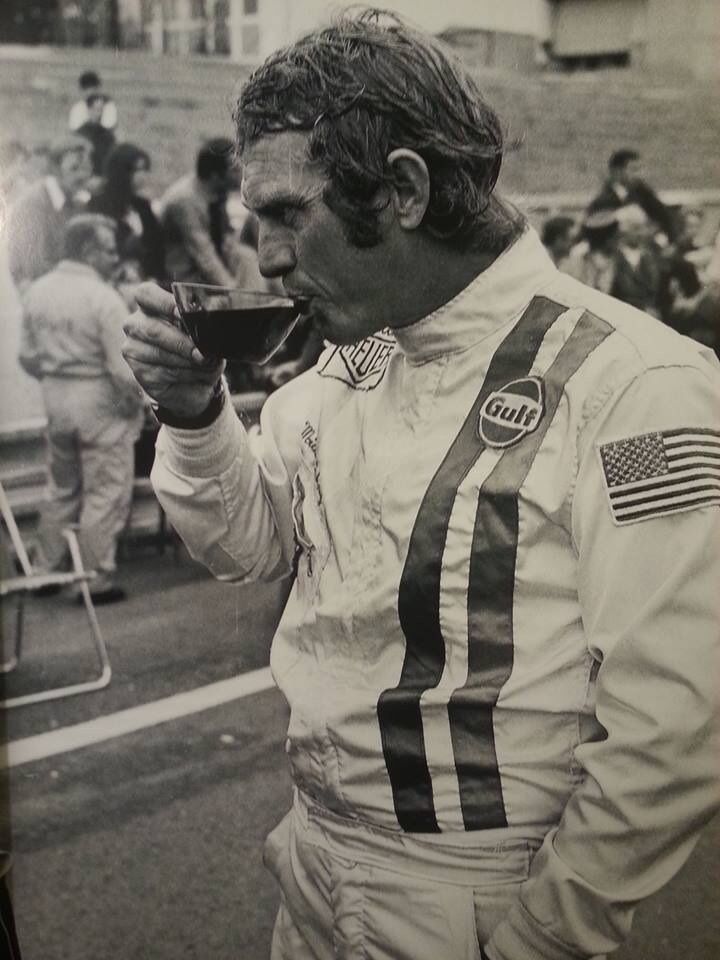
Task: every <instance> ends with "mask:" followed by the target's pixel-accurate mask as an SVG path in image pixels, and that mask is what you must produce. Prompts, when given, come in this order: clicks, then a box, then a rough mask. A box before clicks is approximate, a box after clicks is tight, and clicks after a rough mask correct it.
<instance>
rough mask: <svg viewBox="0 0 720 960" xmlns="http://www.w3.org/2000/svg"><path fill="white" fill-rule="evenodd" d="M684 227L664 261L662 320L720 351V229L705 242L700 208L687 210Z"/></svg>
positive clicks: (680, 331)
mask: <svg viewBox="0 0 720 960" xmlns="http://www.w3.org/2000/svg"><path fill="white" fill-rule="evenodd" d="M683 222H684V229H683V232H682V233H681V235H680V237H679V238H678V241H677V243H676V244H674V245H673V247H672V248H671V250H670V251H669V253H668V256H667V257H666V258H665V260H664V267H665V269H664V272H663V277H662V286H661V310H662V314H661V315H662V319H663V320H664V321H665V322H666V323H667V324H669V326H671V327H672V328H673V329H675V330H677V331H678V332H679V333H684V334H686V335H687V336H689V337H692V339H693V340H697V341H698V342H700V343H704V344H706V345H707V346H709V347H711V348H712V349H713V350H714V351H715V353H716V354H717V353H719V351H720V231H718V233H717V235H716V239H715V243H714V245H710V244H704V243H703V242H702V234H703V229H704V224H703V217H702V213H701V211H697V210H694V209H690V210H687V211H684V217H683Z"/></svg>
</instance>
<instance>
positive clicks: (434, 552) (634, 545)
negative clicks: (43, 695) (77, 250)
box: [125, 12, 720, 960]
mask: <svg viewBox="0 0 720 960" xmlns="http://www.w3.org/2000/svg"><path fill="white" fill-rule="evenodd" d="M236 121H237V137H238V147H239V152H240V156H241V160H242V164H243V168H244V182H243V191H244V199H245V202H246V203H247V205H248V207H249V208H250V209H251V210H252V211H254V213H255V214H256V215H257V217H258V222H259V262H260V268H261V271H262V272H263V274H265V275H266V276H268V277H278V278H281V279H282V281H283V283H284V285H285V288H286V289H287V291H288V293H289V294H290V295H291V296H294V297H300V296H302V297H306V298H309V300H310V312H311V315H312V317H313V321H314V324H315V326H316V328H317V330H318V331H319V332H320V334H321V335H322V336H323V337H324V338H325V339H326V340H328V341H329V342H330V343H331V344H334V346H331V347H330V348H328V349H327V350H326V351H325V353H324V354H323V355H322V357H321V358H320V360H319V362H318V364H317V366H316V367H315V368H314V369H313V370H311V371H308V372H306V373H305V374H303V375H302V376H301V377H299V378H298V379H296V380H294V381H292V382H291V383H289V384H288V385H286V386H285V387H283V388H282V389H280V390H279V391H277V393H275V394H274V395H273V396H272V397H271V398H270V399H269V400H268V402H267V404H266V406H265V409H264V410H263V416H262V424H261V427H262V435H261V442H260V443H259V444H258V445H257V447H256V446H254V445H253V447H252V448H251V447H250V446H249V444H248V439H247V436H246V434H245V430H244V429H243V427H242V425H241V423H240V422H239V420H238V419H237V417H236V416H235V415H234V413H233V409H232V405H231V404H230V403H229V402H228V399H227V395H226V392H225V388H224V387H223V385H222V380H221V373H222V366H221V364H218V363H215V362H213V361H212V360H209V359H205V358H203V357H202V356H201V355H200V354H199V352H198V351H197V349H196V348H194V347H193V344H192V343H191V342H190V340H189V339H188V338H187V337H185V336H184V334H183V333H181V332H180V330H179V329H178V328H177V326H175V325H174V321H175V319H176V317H175V314H174V305H173V300H172V297H171V296H170V295H169V294H167V293H165V292H164V291H162V290H160V289H159V288H157V287H154V286H146V287H144V288H143V290H142V292H141V294H140V296H139V298H138V302H139V304H140V310H139V312H137V313H136V314H134V315H133V317H132V319H131V321H130V322H129V323H128V326H127V340H126V345H125V356H126V358H127V360H128V362H129V363H130V365H131V366H132V368H133V369H134V371H135V374H136V376H137V378H138V380H139V381H140V383H141V384H142V385H143V387H144V388H145V389H146V390H147V392H148V393H149V394H150V395H151V396H152V397H153V398H154V399H155V400H156V401H157V402H158V403H159V405H160V406H159V410H158V415H159V418H160V420H161V421H163V422H164V423H165V426H164V427H163V429H162V430H161V432H160V436H159V440H158V448H157V458H156V461H155V468H154V473H153V479H154V483H155V485H156V489H157V491H158V495H159V497H160V499H161V501H162V503H163V505H164V507H165V509H166V510H167V512H168V514H169V516H170V518H171V520H172V523H173V525H174V526H175V528H176V529H177V530H178V531H179V532H180V533H181V535H182V536H183V538H184V539H185V541H186V543H187V544H188V546H189V548H190V550H191V551H192V553H193V554H194V556H196V557H198V558H200V559H201V560H202V561H204V563H206V564H207V566H208V567H209V568H210V570H211V571H212V572H213V573H214V574H215V575H216V576H217V577H219V578H221V579H225V580H230V581H241V582H242V581H252V580H257V579H261V580H262V579H272V578H277V577H282V576H286V575H288V574H292V575H293V576H294V584H293V587H292V593H291V595H290V599H289V601H288V603H287V607H286V609H285V612H284V615H283V619H282V622H281V625H280V627H279V629H278V632H277V635H276V637H275V639H274V642H273V649H272V659H271V662H272V668H273V672H274V676H275V678H276V680H277V683H278V685H279V686H280V688H281V689H282V691H283V693H284V694H285V696H286V697H287V699H288V701H289V704H290V707H291V718H290V727H289V731H288V739H287V745H286V749H287V754H288V757H289V761H290V765H291V768H292V775H293V779H294V783H295V791H294V804H293V809H292V811H291V812H290V813H289V814H288V816H287V817H286V818H285V819H284V820H283V821H282V822H281V824H280V825H279V826H278V827H277V828H276V830H275V831H274V832H273V833H272V834H271V836H270V838H269V839H268V842H267V847H266V851H265V857H266V863H267V865H268V866H269V868H270V869H271V870H272V871H273V872H274V874H275V875H276V876H277V879H278V882H279V884H280V888H281V891H282V897H281V905H280V910H279V913H278V918H277V922H276V926H275V931H274V936H273V946H272V956H273V958H275V960H281V958H282V960H286V958H288V960H289V958H293V960H305V958H308V960H309V958H315V960H325V958H331V957H340V958H345V960H351V958H360V957H363V958H369V960H380V958H382V960H461V958H462V960H465V958H477V957H480V956H486V957H489V958H491V960H570V958H589V957H595V956H598V955H602V954H604V953H607V952H609V951H612V950H613V949H614V948H615V947H616V946H617V945H618V944H619V943H620V942H621V941H622V940H623V939H624V938H625V937H626V935H627V934H628V931H629V929H630V925H631V921H632V915H633V911H634V909H635V907H636V906H637V904H638V902H639V901H641V900H642V899H643V898H645V897H647V896H649V895H650V894H652V893H653V892H654V891H656V890H658V889H659V888H660V887H662V886H663V884H665V883H666V882H667V881H668V880H669V879H670V878H671V877H672V876H673V875H674V874H675V873H676V871H677V870H678V869H679V868H680V867H681V866H682V864H683V863H684V862H685V860H686V859H687V857H688V855H689V854H690V852H691V850H692V849H693V846H694V844H695V841H696V839H697V836H698V832H699V830H700V828H701V827H702V826H703V825H704V824H705V823H706V822H707V821H708V819H709V818H710V816H711V815H712V813H713V811H714V809H715V805H716V792H715V786H714V782H713V770H714V769H715V768H716V766H717V750H716V747H715V744H716V741H714V740H713V737H712V734H711V731H712V729H713V726H712V724H713V715H714V710H713V706H714V704H713V699H714V688H715V686H716V681H717V674H716V672H715V669H714V663H715V660H714V656H715V654H714V648H715V646H716V643H717V634H718V629H717V626H718V625H717V584H718V581H719V576H720V569H719V567H720V564H719V563H718V543H719V542H720V537H719V536H718V534H719V532H720V531H719V524H718V510H717V506H718V504H719V503H720V470H719V469H718V467H719V464H720V460H719V459H718V458H719V456H720V424H718V418H717V413H718V410H717V396H718V389H719V388H720V374H719V373H718V368H717V366H716V364H715V363H714V361H713V360H712V358H711V357H710V356H709V354H708V351H705V350H704V349H703V348H702V347H700V346H699V345H698V344H695V343H693V342H691V341H689V340H686V339H683V338H680V337H678V336H677V335H676V334H674V333H673V332H672V331H671V330H669V329H667V328H665V327H663V326H661V325H659V324H658V323H657V321H655V320H653V319H652V318H650V317H647V316H645V315H644V314H642V313H640V312H639V311H637V310H635V309H633V308H631V307H628V306H626V305H624V304H621V303H619V302H617V301H615V300H613V299H611V298H609V297H607V296H604V295H603V294H600V293H598V292H596V291H593V290H590V289H588V288H586V287H584V286H583V285H582V284H580V283H578V282H577V281H575V280H572V279H571V278H569V277H567V276H565V275H563V274H562V273H559V272H558V271H557V270H556V268H555V267H554V265H553V263H552V261H551V260H550V259H549V257H548V256H547V254H546V253H545V251H544V250H543V248H542V245H541V243H540V240H539V238H538V237H537V235H536V233H535V232H534V231H533V230H532V229H530V228H529V227H528V226H527V224H526V223H525V221H524V219H523V217H522V216H521V215H520V214H519V213H518V212H516V211H514V210H512V209H511V208H509V207H508V206H506V205H505V204H504V203H503V201H502V200H501V199H500V198H499V197H498V196H497V194H496V193H495V192H494V186H495V182H496V179H497V175H498V172H499V168H500V162H501V156H502V137H501V133H500V127H499V122H498V120H497V117H496V116H495V114H494V113H493V111H492V110H491V109H490V108H489V107H488V106H487V104H485V103H484V101H483V99H482V97H481V95H480V93H479V91H478V89H477V87H476V86H475V84H474V82H473V81H472V80H471V79H470V78H469V77H468V75H467V74H466V73H464V71H463V69H462V68H461V67H460V66H459V65H458V64H457V63H455V62H454V60H452V59H451V58H450V56H449V55H448V54H447V53H446V52H444V51H443V49H442V47H441V46H440V45H439V44H437V43H436V42H435V41H434V40H432V39H430V38H429V37H427V36H424V35H422V34H419V33H416V32H413V31H411V30H409V29H407V28H406V27H405V26H403V25H402V24H401V23H399V22H396V21H394V20H392V19H391V20H388V19H387V18H385V17H381V16H379V15H376V14H375V13H373V12H365V13H364V14H360V15H356V16H354V17H352V18H350V19H344V20H340V21H338V22H337V23H336V25H334V26H333V27H331V28H329V29H327V30H324V31H318V32H315V33H313V34H311V35H309V36H307V37H306V38H304V39H302V40H300V41H299V42H297V43H296V44H294V45H293V46H292V47H290V48H288V49H287V50H284V51H281V52H279V53H277V54H275V55H274V56H272V57H270V59H269V60H268V61H267V62H266V63H265V64H263V65H262V66H261V67H260V68H259V69H258V70H257V71H256V72H255V73H254V74H253V76H252V77H251V78H250V79H249V81H248V82H247V84H246V85H245V87H244V89H243V91H242V93H241V95H240V99H239V102H238V105H237V109H236Z"/></svg>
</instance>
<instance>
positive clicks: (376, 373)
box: [317, 331, 395, 390]
mask: <svg viewBox="0 0 720 960" xmlns="http://www.w3.org/2000/svg"><path fill="white" fill-rule="evenodd" d="M394 349H395V338H394V337H393V335H392V334H391V333H389V332H385V331H383V332H381V333H375V334H373V335H372V336H371V337H366V338H365V339H364V340H361V341H360V342H359V343H353V344H348V345H347V346H344V347H335V349H334V350H333V351H332V352H331V353H330V356H329V357H328V358H327V360H325V361H324V362H323V361H322V360H321V361H320V365H319V366H318V368H317V371H318V373H319V374H320V376H322V377H333V378H334V379H335V380H341V381H342V382H343V383H346V384H347V385H348V386H349V387H353V389H355V390H374V389H375V387H377V386H378V384H379V383H380V382H381V380H382V378H383V377H384V376H385V369H386V367H387V363H388V360H389V359H390V354H391V353H392V352H393V350H394Z"/></svg>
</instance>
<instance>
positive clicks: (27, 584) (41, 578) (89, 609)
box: [0, 484, 112, 710]
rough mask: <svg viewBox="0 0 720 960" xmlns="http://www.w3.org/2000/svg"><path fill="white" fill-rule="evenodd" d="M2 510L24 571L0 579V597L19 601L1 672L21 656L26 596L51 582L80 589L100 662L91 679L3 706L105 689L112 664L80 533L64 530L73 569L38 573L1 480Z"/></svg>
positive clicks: (13, 699)
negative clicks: (10, 649) (12, 638)
mask: <svg viewBox="0 0 720 960" xmlns="http://www.w3.org/2000/svg"><path fill="white" fill-rule="evenodd" d="M0 512H1V513H2V519H3V523H4V525H5V527H6V529H7V531H8V534H9V536H10V542H11V544H12V547H13V550H14V553H15V557H16V559H17V562H18V564H19V566H20V569H21V571H22V572H21V574H20V575H19V576H16V577H10V578H6V579H4V580H0V599H3V600H4V599H5V597H15V598H16V601H17V608H16V615H15V642H14V647H13V652H12V654H11V655H10V657H9V658H8V659H7V660H6V661H5V662H4V663H0V675H5V674H8V673H11V672H12V671H13V670H14V669H15V668H16V667H17V666H18V664H19V662H20V659H21V654H22V636H23V626H24V612H25V598H26V597H27V595H28V594H32V593H36V592H38V591H39V590H42V589H43V588H46V587H51V586H60V587H63V586H70V585H75V586H77V587H78V589H79V590H80V595H81V597H82V600H83V604H84V606H85V612H86V613H87V618H88V621H89V624H90V632H91V634H92V639H93V644H94V647H95V652H96V654H97V658H98V662H99V666H100V673H99V675H98V676H97V677H95V678H93V679H92V680H85V681H82V682H80V683H72V684H67V685H65V686H62V687H52V688H50V689H45V690H38V691H36V692H35V693H27V694H23V695H21V696H17V697H10V698H9V699H7V700H0V709H4V710H9V709H11V708H13V707H23V706H28V705H29V704H32V703H44V702H46V701H48V700H58V699H60V698H61V697H71V696H75V695H76V694H80V693H92V692H93V691H95V690H102V689H103V688H104V687H107V685H108V684H109V683H110V679H111V677H112V667H111V665H110V658H109V656H108V652H107V647H106V646H105V640H104V638H103V635H102V631H101V630H100V624H99V623H98V619H97V614H96V613H95V606H94V604H93V600H92V596H91V594H90V587H89V586H88V581H89V580H92V579H93V577H94V576H95V573H94V571H92V570H86V569H85V566H84V564H83V560H82V555H81V553H80V545H79V543H78V539H77V534H76V533H75V531H74V530H73V529H71V528H69V527H68V528H67V529H66V530H64V531H63V533H64V535H65V538H66V540H67V542H68V547H69V550H70V558H71V560H72V568H73V569H72V570H71V571H69V572H67V573H65V572H62V573H61V572H53V573H36V572H35V571H34V570H33V566H32V563H31V561H30V557H29V555H28V552H27V550H26V548H25V544H24V543H23V540H22V537H21V536H20V531H19V529H18V526H17V523H16V522H15V517H14V516H13V512H12V507H11V505H10V502H9V500H8V498H7V495H6V493H5V491H4V489H3V487H2V484H0Z"/></svg>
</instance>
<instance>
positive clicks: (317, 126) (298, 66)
mask: <svg viewBox="0 0 720 960" xmlns="http://www.w3.org/2000/svg"><path fill="white" fill-rule="evenodd" d="M235 122H236V128H237V139H238V150H239V152H240V154H241V155H242V152H243V150H244V149H245V147H246V146H248V145H249V144H251V143H253V142H254V141H256V140H258V139H259V138H260V137H263V136H265V135H267V134H273V133H276V132H280V131H306V132H308V133H309V135H310V136H309V140H308V159H309V160H310V161H318V162H319V163H320V164H321V165H322V167H323V168H324V170H325V172H326V173H327V176H328V179H329V183H328V186H327V188H326V190H325V195H324V200H325V203H326V204H327V205H328V207H329V208H330V209H331V210H333V211H334V212H335V213H336V214H337V215H338V216H339V217H341V219H342V220H343V221H344V222H345V225H346V229H347V233H348V236H349V238H350V240H351V242H353V243H355V244H356V245H357V246H364V247H368V246H373V245H375V244H376V243H377V242H378V241H379V229H378V217H379V213H380V212H381V209H380V208H379V207H378V201H377V194H378V190H379V189H380V188H381V187H383V186H387V185H391V184H392V183H393V182H394V181H395V176H396V175H395V173H394V172H393V170H392V168H391V167H389V166H388V163H387V157H388V154H389V153H390V152H391V151H392V150H394V149H397V148H401V147H404V148H407V149H410V150H414V151H415V152H416V153H417V154H419V155H420V156H421V157H422V158H423V160H424V161H425V163H426V164H427V167H428V171H429V174H430V202H429V205H428V209H427V212H426V214H425V219H424V221H423V227H424V229H425V230H427V232H428V233H429V234H431V235H432V236H433V237H435V238H437V239H439V240H442V241H444V242H446V243H447V244H449V245H451V246H453V247H455V248H456V249H460V250H468V249H484V250H488V251H494V252H499V251H500V250H502V249H504V247H505V246H507V243H508V242H509V241H510V239H512V238H514V237H515V236H516V235H517V234H518V233H519V232H520V231H521V230H522V228H523V225H524V220H523V218H522V216H521V215H520V214H519V213H518V212H516V211H514V210H511V209H509V208H508V207H506V206H505V205H504V204H503V203H502V202H501V201H499V200H498V199H497V198H496V197H495V196H494V194H493V189H494V187H495V183H496V181H497V178H498V174H499V172H500V164H501V161H502V154H503V136H502V130H501V127H500V122H499V120H498V117H497V116H496V114H495V113H494V111H493V110H492V109H491V108H490V107H489V106H488V104H487V103H485V101H484V99H483V97H482V95H481V93H480V91H479V89H478V88H477V86H476V84H475V82H474V81H473V80H472V79H471V77H470V76H469V75H468V74H467V72H466V71H465V70H464V68H463V67H462V66H461V65H460V63H459V62H458V61H457V60H456V59H455V57H454V55H453V54H452V53H451V52H450V51H448V50H447V49H446V48H445V47H444V46H443V45H442V44H441V43H440V42H438V41H436V40H434V39H433V38H431V37H429V36H427V35H425V34H422V33H419V32H417V31H415V30H413V29H411V28H410V27H408V26H407V25H405V24H404V23H403V22H402V21H401V20H400V19H399V18H397V17H395V16H394V15H392V14H388V13H386V12H384V11H379V10H374V9H366V10H363V11H361V12H360V13H358V14H356V15H354V16H343V17H341V18H340V19H338V20H336V21H335V22H334V24H333V25H332V26H330V27H328V28H326V29H324V30H320V31H316V32H313V33H310V34H308V35H307V36H305V37H303V38H302V39H300V40H299V41H298V42H297V43H295V44H293V45H292V46H289V47H287V48H285V49H283V50H280V51H278V52H277V53H275V54H273V55H272V56H270V57H269V58H268V59H267V60H266V61H265V63H264V64H263V65H262V66H260V67H259V68H258V69H257V70H256V71H255V72H254V73H253V74H252V75H251V77H250V78H249V80H248V81H247V83H246V84H245V86H244V87H243V89H242V91H241V93H240V97H239V100H238V103H237V106H236V109H235Z"/></svg>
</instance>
